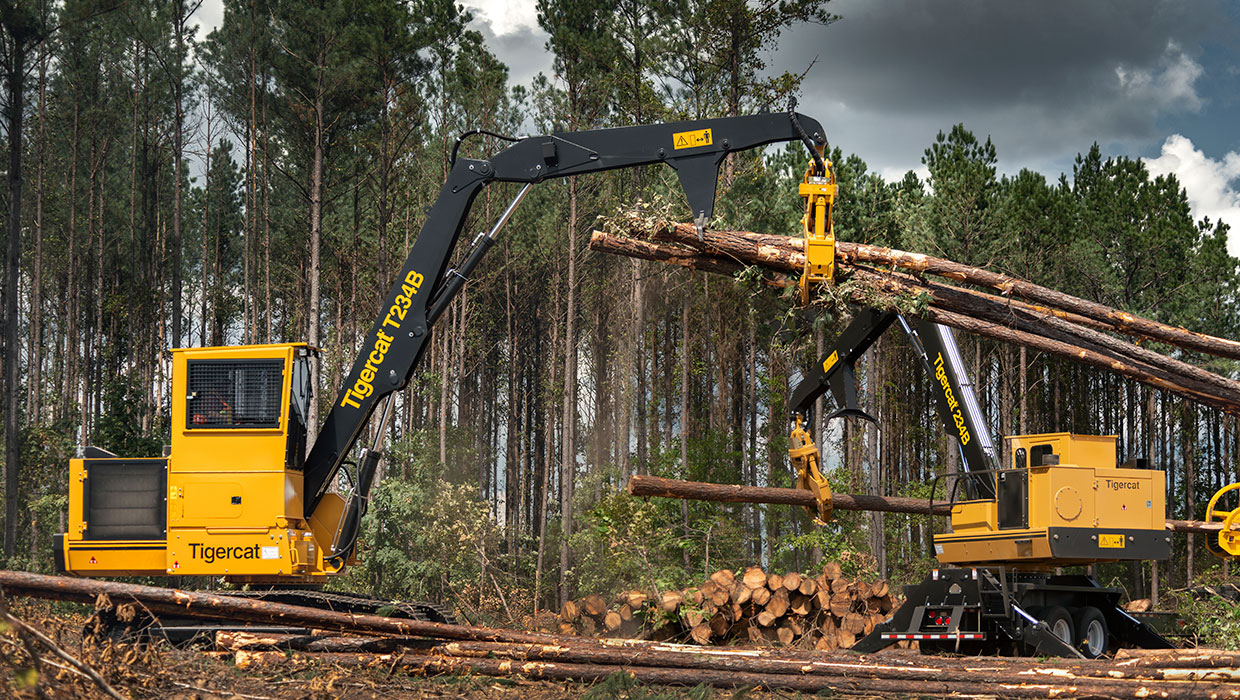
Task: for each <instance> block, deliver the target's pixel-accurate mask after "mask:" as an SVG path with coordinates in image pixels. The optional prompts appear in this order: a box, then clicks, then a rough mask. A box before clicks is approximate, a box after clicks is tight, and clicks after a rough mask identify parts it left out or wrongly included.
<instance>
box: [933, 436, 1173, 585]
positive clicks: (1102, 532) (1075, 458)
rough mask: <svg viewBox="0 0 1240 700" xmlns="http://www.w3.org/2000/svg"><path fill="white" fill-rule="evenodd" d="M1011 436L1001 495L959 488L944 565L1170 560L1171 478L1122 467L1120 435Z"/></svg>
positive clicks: (942, 539) (941, 544)
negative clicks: (967, 493) (966, 493)
mask: <svg viewBox="0 0 1240 700" xmlns="http://www.w3.org/2000/svg"><path fill="white" fill-rule="evenodd" d="M1006 440H1007V443H1008V446H1007V447H1008V449H1007V450H1006V451H1005V454H1006V455H1009V458H1008V461H1009V464H1008V466H1007V468H1001V469H997V470H995V471H994V474H995V475H996V477H997V479H996V484H997V489H996V492H997V493H996V496H995V498H972V499H969V498H967V497H962V491H963V490H964V489H963V488H961V487H960V485H961V484H962V483H964V482H965V481H967V477H965V476H963V475H962V476H961V479H960V480H958V481H956V482H955V483H956V485H957V488H955V489H954V490H953V492H952V493H950V494H949V496H948V498H949V502H950V505H951V519H952V532H950V533H945V534H940V535H935V536H934V552H935V555H936V556H937V558H938V560H939V562H941V563H943V564H987V563H995V564H997V563H1003V564H1008V565H1016V566H1021V567H1034V568H1046V567H1052V566H1070V565H1077V564H1090V563H1094V562H1100V561H1127V560H1146V559H1166V558H1167V557H1168V556H1169V555H1170V550H1171V542H1170V537H1169V536H1168V535H1167V533H1166V532H1165V529H1164V528H1165V526H1164V518H1165V517H1166V516H1165V512H1166V504H1165V503H1164V500H1165V495H1164V489H1163V480H1164V477H1163V472H1161V471H1157V470H1152V469H1129V468H1117V467H1116V465H1115V461H1116V460H1115V436H1114V435H1074V434H1072V433H1048V434H1041V435H1013V436H1010V437H1008V438H1006ZM973 474H978V472H973Z"/></svg>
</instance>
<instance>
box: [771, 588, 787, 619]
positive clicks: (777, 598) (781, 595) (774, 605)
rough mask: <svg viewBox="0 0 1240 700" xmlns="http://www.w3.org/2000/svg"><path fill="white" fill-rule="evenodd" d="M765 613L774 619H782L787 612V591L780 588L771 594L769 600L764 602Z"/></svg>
mask: <svg viewBox="0 0 1240 700" xmlns="http://www.w3.org/2000/svg"><path fill="white" fill-rule="evenodd" d="M766 611H767V612H769V613H771V614H773V615H775V617H783V616H784V613H786V612H788V589H786V588H784V587H783V586H780V587H779V590H777V591H774V592H772V593H771V599H770V600H768V601H766Z"/></svg>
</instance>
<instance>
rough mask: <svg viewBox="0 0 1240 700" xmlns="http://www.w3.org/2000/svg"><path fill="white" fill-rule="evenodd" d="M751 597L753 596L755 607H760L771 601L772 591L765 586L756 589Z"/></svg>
mask: <svg viewBox="0 0 1240 700" xmlns="http://www.w3.org/2000/svg"><path fill="white" fill-rule="evenodd" d="M751 595H752V596H753V604H754V605H759V606H762V605H766V604H767V602H768V601H770V599H771V589H769V588H767V587H766V586H763V587H761V588H755V589H753V593H752V594H751Z"/></svg>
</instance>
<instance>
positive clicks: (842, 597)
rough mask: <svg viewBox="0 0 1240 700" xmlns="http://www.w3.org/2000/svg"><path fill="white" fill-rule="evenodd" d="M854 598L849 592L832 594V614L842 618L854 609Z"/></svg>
mask: <svg viewBox="0 0 1240 700" xmlns="http://www.w3.org/2000/svg"><path fill="white" fill-rule="evenodd" d="M852 604H853V599H852V597H851V596H849V595H848V593H847V592H844V593H836V594H834V595H832V596H831V614H832V615H834V616H836V617H839V618H842V617H844V616H845V615H847V614H848V612H849V611H850V610H852Z"/></svg>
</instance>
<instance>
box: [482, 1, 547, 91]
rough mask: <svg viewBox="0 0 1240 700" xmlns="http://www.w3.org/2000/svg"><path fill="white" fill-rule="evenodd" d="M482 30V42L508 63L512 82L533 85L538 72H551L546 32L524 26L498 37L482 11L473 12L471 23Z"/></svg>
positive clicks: (509, 28) (514, 28)
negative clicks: (531, 81) (482, 14)
mask: <svg viewBox="0 0 1240 700" xmlns="http://www.w3.org/2000/svg"><path fill="white" fill-rule="evenodd" d="M469 27H470V29H476V30H478V31H479V32H481V33H482V38H483V41H484V42H485V43H486V46H487V48H488V49H490V51H491V53H493V54H495V55H496V56H497V57H498V58H499V59H500V60H501V61H503V62H504V63H505V64H507V65H508V80H509V82H510V83H511V84H513V85H526V86H528V85H529V84H530V80H532V79H533V78H534V76H535V75H538V73H539V72H540V71H541V72H544V73H549V72H550V71H551V62H552V58H551V54H550V52H548V51H547V49H546V45H547V33H546V32H544V31H542V30H541V29H537V28H533V29H532V28H530V27H525V26H512V27H505V28H504V29H505V32H506V33H504V34H502V35H500V36H496V33H495V30H494V28H493V27H492V26H491V24H490V22H488V21H487V20H486V18H485V17H483V16H481V13H475V14H474V21H473V22H472V23H470V25H469Z"/></svg>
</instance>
